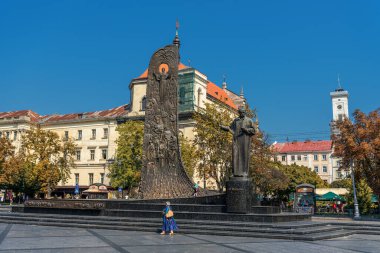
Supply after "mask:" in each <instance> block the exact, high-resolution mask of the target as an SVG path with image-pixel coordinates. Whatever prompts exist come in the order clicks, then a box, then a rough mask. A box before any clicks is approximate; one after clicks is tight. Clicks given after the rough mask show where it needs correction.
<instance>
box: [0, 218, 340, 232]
mask: <svg viewBox="0 0 380 253" xmlns="http://www.w3.org/2000/svg"><path fill="white" fill-rule="evenodd" d="M10 221H12V222H13V221H23V222H38V223H41V222H43V223H67V224H69V223H71V224H92V225H108V226H124V227H153V228H159V227H161V224H162V223H161V221H160V220H154V221H150V222H139V221H111V220H97V219H93V220H89V219H88V220H85V219H82V220H78V219H71V220H67V219H60V218H53V217H17V216H0V222H10ZM178 224H180V227H181V230H182V229H200V230H212V231H215V230H216V231H230V232H249V233H252V232H254V233H281V234H299V235H303V234H311V233H321V232H327V231H333V230H337V229H340V228H336V227H333V226H325V227H309V228H301V229H294V228H293V229H282V230H279V229H277V228H260V227H242V226H240V225H238V224H230V226H225V225H224V226H223V225H215V224H207V223H205V224H189V223H187V224H186V223H182V222H180V221H178ZM233 225H234V226H233Z"/></svg>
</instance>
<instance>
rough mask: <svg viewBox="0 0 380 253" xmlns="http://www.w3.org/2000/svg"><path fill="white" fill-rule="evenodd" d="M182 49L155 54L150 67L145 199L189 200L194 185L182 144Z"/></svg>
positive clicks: (170, 47)
mask: <svg viewBox="0 0 380 253" xmlns="http://www.w3.org/2000/svg"><path fill="white" fill-rule="evenodd" d="M178 59H179V57H178V48H177V46H175V45H170V46H166V47H165V48H162V49H159V50H158V51H156V52H155V53H154V55H153V56H152V58H151V60H150V64H149V68H148V84H147V94H146V99H147V105H146V110H145V124H144V144H143V168H142V173H141V188H140V190H141V193H142V197H143V198H144V199H156V198H173V197H188V196H191V194H192V182H191V180H190V179H189V177H188V176H187V175H186V172H185V170H184V168H183V165H182V161H181V157H180V151H179V142H178V95H177V92H178Z"/></svg>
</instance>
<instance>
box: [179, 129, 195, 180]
mask: <svg viewBox="0 0 380 253" xmlns="http://www.w3.org/2000/svg"><path fill="white" fill-rule="evenodd" d="M179 143H180V147H181V158H182V162H183V166H184V167H185V170H186V173H187V175H188V176H189V177H190V178H193V175H194V169H195V168H196V167H197V165H198V163H199V159H198V157H197V148H196V146H195V145H193V144H192V142H191V141H189V139H188V138H186V137H184V136H183V134H181V135H180V137H179Z"/></svg>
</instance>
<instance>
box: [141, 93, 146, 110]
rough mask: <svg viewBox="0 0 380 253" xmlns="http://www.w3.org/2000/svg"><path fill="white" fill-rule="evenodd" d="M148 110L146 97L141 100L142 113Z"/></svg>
mask: <svg viewBox="0 0 380 253" xmlns="http://www.w3.org/2000/svg"><path fill="white" fill-rule="evenodd" d="M145 110H146V96H144V97H143V98H142V99H141V111H145Z"/></svg>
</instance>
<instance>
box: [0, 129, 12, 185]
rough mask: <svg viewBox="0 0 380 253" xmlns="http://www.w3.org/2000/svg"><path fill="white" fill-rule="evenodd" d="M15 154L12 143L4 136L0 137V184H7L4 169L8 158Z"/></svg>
mask: <svg viewBox="0 0 380 253" xmlns="http://www.w3.org/2000/svg"><path fill="white" fill-rule="evenodd" d="M14 154H15V148H14V147H13V146H12V143H11V142H10V141H9V140H8V139H7V138H5V137H0V185H4V184H7V181H6V180H5V179H4V172H5V171H6V169H7V167H8V164H9V159H11V158H12V157H13V156H14Z"/></svg>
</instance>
